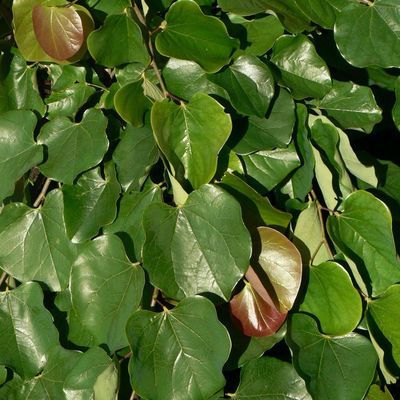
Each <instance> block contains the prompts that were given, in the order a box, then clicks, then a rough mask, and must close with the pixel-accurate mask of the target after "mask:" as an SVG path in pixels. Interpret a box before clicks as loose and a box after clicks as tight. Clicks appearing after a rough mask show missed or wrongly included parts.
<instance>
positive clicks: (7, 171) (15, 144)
mask: <svg viewBox="0 0 400 400" xmlns="http://www.w3.org/2000/svg"><path fill="white" fill-rule="evenodd" d="M36 123H37V119H36V116H35V115H34V114H33V113H32V112H31V111H19V110H18V111H17V110H14V111H9V112H6V113H3V114H0V175H1V185H0V201H2V200H4V198H5V197H7V196H9V195H11V194H12V193H13V191H14V186H15V182H16V181H17V180H18V179H19V178H20V177H21V176H22V175H23V174H24V173H25V172H26V171H28V170H29V168H31V167H33V166H35V165H36V164H39V163H40V162H41V161H42V159H43V149H42V147H41V146H38V145H37V144H36V143H35V141H34V139H33V131H34V129H35V126H36Z"/></svg>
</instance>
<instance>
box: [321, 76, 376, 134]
mask: <svg viewBox="0 0 400 400" xmlns="http://www.w3.org/2000/svg"><path fill="white" fill-rule="evenodd" d="M317 105H318V107H319V108H320V109H322V110H326V112H327V113H328V115H329V116H330V117H331V118H333V119H334V120H336V121H337V122H338V123H339V125H340V126H341V127H342V128H345V129H346V128H355V129H357V128H359V129H363V130H364V131H365V132H367V133H371V131H372V129H373V127H374V126H375V124H377V123H378V122H380V121H381V120H382V110H381V108H380V107H379V106H378V105H377V104H376V101H375V97H374V94H373V92H372V90H371V89H370V88H369V87H367V86H359V85H356V84H354V83H352V82H339V81H336V80H334V81H333V86H332V90H331V91H330V92H329V93H327V94H326V95H325V97H324V98H323V99H322V100H321V101H319V102H317Z"/></svg>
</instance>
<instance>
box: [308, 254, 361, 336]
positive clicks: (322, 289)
mask: <svg viewBox="0 0 400 400" xmlns="http://www.w3.org/2000/svg"><path fill="white" fill-rule="evenodd" d="M300 311H305V312H308V313H311V314H313V315H315V316H316V317H317V318H318V321H319V323H320V327H321V331H322V332H323V333H326V334H328V335H336V336H339V335H345V334H347V333H350V332H351V331H353V330H354V329H355V328H356V327H357V325H358V323H359V322H360V320H361V316H362V303H361V297H360V295H359V293H358V292H357V290H356V289H355V288H354V287H353V284H352V282H351V278H350V276H349V275H348V273H347V272H346V271H345V269H344V268H342V267H341V265H340V264H338V263H336V262H332V261H328V262H324V263H322V264H320V265H317V266H311V267H310V270H309V277H308V284H307V291H306V294H305V297H304V300H303V302H302V303H301V305H300Z"/></svg>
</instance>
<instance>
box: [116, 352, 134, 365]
mask: <svg viewBox="0 0 400 400" xmlns="http://www.w3.org/2000/svg"><path fill="white" fill-rule="evenodd" d="M131 356H132V352H131V351H130V352H129V353H126V354H125V355H124V356H123V357H122V358H120V359H119V360H118V361H119V363H120V364H122V363H123V362H124V361H125V360H127V359H128V358H130V357H131Z"/></svg>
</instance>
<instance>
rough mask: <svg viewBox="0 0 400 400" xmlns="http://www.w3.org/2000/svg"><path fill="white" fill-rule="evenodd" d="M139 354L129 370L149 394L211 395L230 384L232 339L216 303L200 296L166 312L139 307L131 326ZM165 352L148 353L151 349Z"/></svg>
mask: <svg viewBox="0 0 400 400" xmlns="http://www.w3.org/2000/svg"><path fill="white" fill-rule="evenodd" d="M126 331H127V336H128V340H129V344H130V346H131V348H132V352H133V354H134V357H133V358H132V359H131V361H130V365H129V372H130V376H131V382H132V385H133V387H134V388H135V390H136V392H137V393H139V394H140V396H142V397H144V398H151V399H154V400H157V399H160V400H161V399H163V400H164V399H171V400H172V399H183V398H186V399H187V398H192V399H201V398H204V399H207V398H209V397H210V396H211V395H213V394H214V393H215V392H217V391H218V390H219V389H221V388H222V387H223V386H224V383H225V379H224V376H223V374H222V367H223V365H224V363H225V361H226V360H227V358H228V356H229V351H230V346H231V344H230V339H229V335H228V333H227V331H226V329H225V328H224V326H223V325H222V324H221V323H220V322H219V321H218V319H217V315H216V312H215V308H214V305H213V304H212V303H211V302H210V301H209V300H207V299H205V298H203V297H200V296H196V297H190V298H187V299H185V300H182V302H180V303H179V304H178V306H177V307H175V308H174V309H173V310H166V309H165V310H164V311H163V312H161V313H154V312H150V311H144V310H142V311H137V312H136V313H134V314H133V316H132V317H131V318H130V320H129V321H128V325H127V328H126ZM148 347H151V348H152V349H153V352H154V354H159V355H162V356H161V357H148V354H147V351H145V349H147V348H148Z"/></svg>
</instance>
